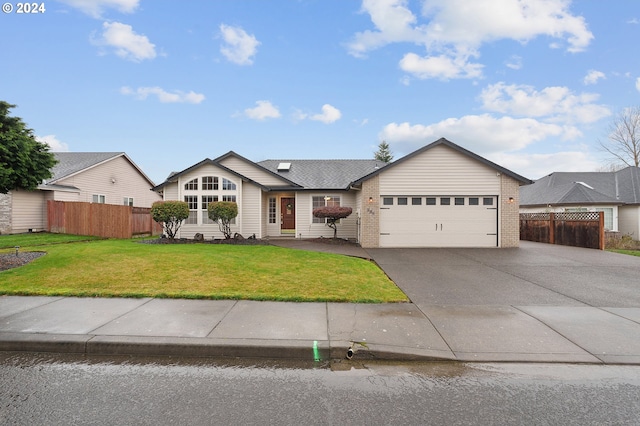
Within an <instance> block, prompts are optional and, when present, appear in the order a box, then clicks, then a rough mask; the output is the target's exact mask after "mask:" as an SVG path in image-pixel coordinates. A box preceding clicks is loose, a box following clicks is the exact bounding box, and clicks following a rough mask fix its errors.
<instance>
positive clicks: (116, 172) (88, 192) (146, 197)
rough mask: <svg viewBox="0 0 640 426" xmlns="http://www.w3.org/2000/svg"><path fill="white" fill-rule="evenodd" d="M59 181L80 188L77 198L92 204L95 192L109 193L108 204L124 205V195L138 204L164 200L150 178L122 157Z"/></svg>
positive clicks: (136, 205) (140, 205)
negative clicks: (153, 188) (148, 179)
mask: <svg viewBox="0 0 640 426" xmlns="http://www.w3.org/2000/svg"><path fill="white" fill-rule="evenodd" d="M56 183H57V184H59V185H69V186H75V187H76V188H78V189H80V194H79V196H78V199H77V200H74V201H85V202H89V203H90V202H92V195H93V194H100V195H104V196H105V198H106V203H107V204H119V205H121V204H123V199H124V197H133V205H134V206H135V207H151V205H152V204H153V203H154V201H159V200H160V199H161V198H160V196H159V195H158V194H157V193H156V192H154V191H151V187H152V186H151V185H150V184H149V182H148V181H147V179H145V178H144V176H142V175H141V174H140V173H139V172H138V170H137V169H136V168H135V167H134V166H133V165H132V164H131V163H130V162H129V161H128V160H127V159H126V158H125V157H122V156H120V157H116V158H114V159H113V160H110V161H107V162H105V163H102V164H100V165H98V166H95V167H92V168H90V169H87V170H85V171H82V172H80V173H78V174H76V175H74V176H71V177H69V178H67V179H62V180H59V181H57V182H56Z"/></svg>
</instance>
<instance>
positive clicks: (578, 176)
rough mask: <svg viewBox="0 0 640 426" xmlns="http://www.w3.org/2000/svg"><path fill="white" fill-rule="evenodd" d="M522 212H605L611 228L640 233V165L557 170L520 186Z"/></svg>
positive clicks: (623, 231)
mask: <svg viewBox="0 0 640 426" xmlns="http://www.w3.org/2000/svg"><path fill="white" fill-rule="evenodd" d="M520 197H521V200H520V212H522V213H534V212H578V211H602V212H604V227H605V229H606V230H609V231H619V232H621V233H623V234H629V235H631V236H632V237H633V238H634V239H638V236H639V235H640V168H638V167H627V168H625V169H622V170H619V171H617V172H555V173H551V174H550V175H548V176H545V177H543V178H542V179H539V180H537V181H535V183H534V184H532V185H528V186H524V187H522V188H521V189H520Z"/></svg>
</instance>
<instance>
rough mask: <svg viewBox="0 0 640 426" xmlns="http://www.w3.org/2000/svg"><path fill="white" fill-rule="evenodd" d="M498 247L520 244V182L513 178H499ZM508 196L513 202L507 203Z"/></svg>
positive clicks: (503, 176) (517, 245)
mask: <svg viewBox="0 0 640 426" xmlns="http://www.w3.org/2000/svg"><path fill="white" fill-rule="evenodd" d="M500 194H501V200H500V203H501V205H500V212H501V213H500V230H501V232H500V247H502V248H509V247H519V246H520V184H519V182H518V181H516V180H515V179H513V178H510V177H509V176H505V175H504V174H503V175H502V176H501V178H500ZM509 197H513V200H514V202H513V203H509Z"/></svg>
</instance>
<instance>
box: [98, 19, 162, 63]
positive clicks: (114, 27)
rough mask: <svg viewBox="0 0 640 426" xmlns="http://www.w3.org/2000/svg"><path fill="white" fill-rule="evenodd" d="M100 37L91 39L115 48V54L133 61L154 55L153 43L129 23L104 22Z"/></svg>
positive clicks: (153, 56) (151, 57)
mask: <svg viewBox="0 0 640 426" xmlns="http://www.w3.org/2000/svg"><path fill="white" fill-rule="evenodd" d="M102 28H103V29H104V31H103V33H102V37H101V38H99V39H97V40H93V43H94V44H97V45H99V46H110V47H112V48H114V49H115V53H116V55H118V56H120V57H121V58H123V59H127V60H129V61H133V62H140V61H143V60H145V59H153V58H155V57H156V50H155V45H154V44H153V43H151V42H150V41H149V39H148V38H147V36H144V35H140V34H136V33H135V32H134V31H133V28H132V27H131V25H126V24H122V23H120V22H105V23H103V24H102Z"/></svg>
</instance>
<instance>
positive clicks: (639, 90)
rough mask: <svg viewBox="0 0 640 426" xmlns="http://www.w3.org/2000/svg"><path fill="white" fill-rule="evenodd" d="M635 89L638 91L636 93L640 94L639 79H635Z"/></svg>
mask: <svg viewBox="0 0 640 426" xmlns="http://www.w3.org/2000/svg"><path fill="white" fill-rule="evenodd" d="M636 89H638V92H640V77H638V78H637V79H636Z"/></svg>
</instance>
